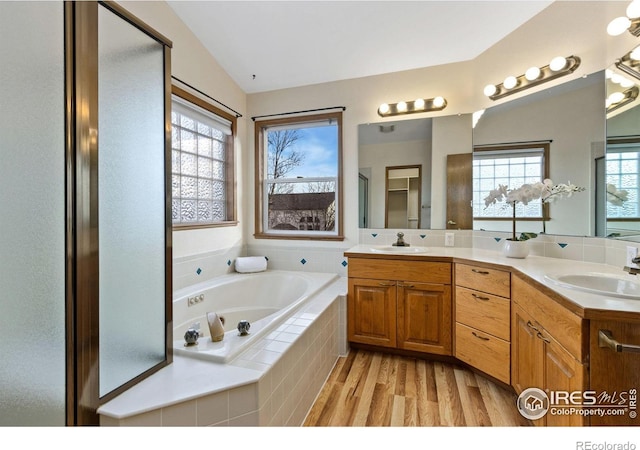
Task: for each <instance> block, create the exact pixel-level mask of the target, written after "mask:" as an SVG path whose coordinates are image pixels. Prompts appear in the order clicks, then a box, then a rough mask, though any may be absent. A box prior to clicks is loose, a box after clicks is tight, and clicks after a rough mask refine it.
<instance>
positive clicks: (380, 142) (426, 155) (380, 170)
mask: <svg viewBox="0 0 640 450" xmlns="http://www.w3.org/2000/svg"><path fill="white" fill-rule="evenodd" d="M471 130H472V128H471V114H460V115H455V116H443V117H434V118H417V119H415V118H414V119H399V120H395V121H386V122H380V123H368V124H361V125H359V126H358V169H359V170H358V172H359V174H358V175H359V184H358V185H359V213H358V224H359V227H360V228H406V229H443V228H445V222H446V220H445V213H446V200H447V198H446V190H447V189H446V187H447V180H446V175H445V172H444V171H445V165H446V159H447V155H449V154H457V153H460V154H461V153H466V154H469V155H470V154H471V147H472V145H471V135H472V132H471ZM469 228H470V227H469Z"/></svg>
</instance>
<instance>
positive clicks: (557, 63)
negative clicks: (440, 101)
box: [484, 0, 640, 100]
mask: <svg viewBox="0 0 640 450" xmlns="http://www.w3.org/2000/svg"><path fill="white" fill-rule="evenodd" d="M638 1H640V0H638ZM578 66H580V58H578V57H577V56H568V57H566V58H565V57H563V56H557V57H555V58H553V59H552V60H551V62H550V63H549V65H547V66H544V67H530V68H529V69H527V71H526V72H525V73H524V75H520V76H517V77H514V76H509V77H507V78H505V79H504V81H503V82H502V83H501V84H495V85H494V84H489V85H487V86H485V88H484V95H486V96H487V97H489V98H490V99H491V100H498V99H501V98H503V97H506V96H507V95H511V94H515V93H516V92H520V91H522V90H524V89H527V88H530V87H533V86H537V85H539V84H541V83H545V82H547V81H551V80H553V79H556V78H559V77H562V76H564V75H569V74H570V73H573V72H574V71H575V70H576V69H577V68H578Z"/></svg>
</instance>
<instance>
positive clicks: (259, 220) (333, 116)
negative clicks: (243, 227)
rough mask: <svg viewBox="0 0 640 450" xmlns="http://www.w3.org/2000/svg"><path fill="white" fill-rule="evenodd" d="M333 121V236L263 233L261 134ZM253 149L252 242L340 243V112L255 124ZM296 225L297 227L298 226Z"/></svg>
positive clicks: (293, 231) (262, 153) (264, 168)
mask: <svg viewBox="0 0 640 450" xmlns="http://www.w3.org/2000/svg"><path fill="white" fill-rule="evenodd" d="M328 120H335V121H336V123H337V127H338V142H337V144H338V148H337V168H336V169H337V175H336V194H335V196H336V197H335V198H336V203H337V205H336V220H335V222H336V224H335V230H336V231H335V232H336V234H314V232H312V233H303V232H302V231H308V230H299V229H298V230H290V231H291V232H287V231H289V230H277V232H271V231H267V230H265V226H264V219H265V214H267V213H268V212H267V211H265V205H264V194H265V192H264V184H265V180H266V174H265V171H266V166H267V161H266V152H265V150H266V149H265V148H264V147H265V145H264V143H265V133H266V131H268V129H269V128H273V127H282V126H286V125H291V126H292V127H293V126H296V125H300V124H304V123H313V122H324V121H328ZM254 145H255V162H256V163H255V180H254V183H255V201H254V203H255V233H254V235H253V236H254V237H255V238H256V239H283V240H314V241H343V240H344V239H345V238H344V233H343V223H344V215H343V211H344V208H343V198H344V195H343V186H344V182H343V171H342V111H338V112H332V113H325V114H309V115H297V116H292V117H284V118H279V119H266V120H256V121H255V126H254ZM298 225H299V224H298Z"/></svg>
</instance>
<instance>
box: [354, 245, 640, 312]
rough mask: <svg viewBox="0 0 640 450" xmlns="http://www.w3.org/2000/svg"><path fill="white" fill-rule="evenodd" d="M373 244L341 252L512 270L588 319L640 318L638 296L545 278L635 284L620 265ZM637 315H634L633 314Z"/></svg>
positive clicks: (463, 250)
mask: <svg viewBox="0 0 640 450" xmlns="http://www.w3.org/2000/svg"><path fill="white" fill-rule="evenodd" d="M376 248H377V246H372V245H366V244H361V245H356V246H355V247H352V248H350V249H348V250H347V251H345V253H344V254H345V256H347V257H356V256H360V257H367V258H376V259H378V258H380V259H383V258H388V259H408V258H412V259H416V260H430V259H431V260H443V259H444V260H449V261H452V262H457V263H479V264H488V265H491V266H494V267H495V266H499V268H503V269H506V270H510V271H511V272H513V273H520V274H522V275H525V276H526V277H527V278H529V280H532V281H533V282H535V284H536V285H537V286H538V287H541V290H543V291H544V292H545V293H546V294H548V295H551V296H552V297H554V298H555V299H556V300H557V301H559V302H561V303H564V305H565V306H567V307H569V308H570V309H571V310H573V311H574V312H576V313H577V314H578V315H580V316H582V317H584V318H590V319H596V318H600V319H604V318H611V319H637V320H640V298H639V299H637V300H635V299H629V298H618V297H614V296H610V295H601V294H594V293H589V292H584V291H580V290H577V289H573V288H567V287H563V286H560V285H558V284H556V283H554V282H552V281H548V280H546V279H545V275H547V274H586V273H599V274H607V275H610V276H616V277H619V278H622V279H625V280H629V281H632V282H635V283H640V278H639V277H638V276H634V275H630V274H628V273H626V272H624V271H623V270H622V267H614V266H610V265H606V264H598V263H589V262H582V261H573V260H567V259H559V258H549V257H543V256H528V257H526V258H524V259H516V258H507V257H505V256H503V255H502V253H500V252H496V251H491V250H482V249H475V248H456V247H429V248H427V251H426V252H424V253H410V254H397V253H382V252H377V251H375V250H374V249H376ZM636 314H637V317H636Z"/></svg>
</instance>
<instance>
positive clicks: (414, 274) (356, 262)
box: [347, 257, 452, 355]
mask: <svg viewBox="0 0 640 450" xmlns="http://www.w3.org/2000/svg"><path fill="white" fill-rule="evenodd" d="M348 289H349V290H348V295H347V333H348V339H349V341H350V342H354V343H361V344H369V345H375V346H381V347H388V348H397V349H403V350H411V351H417V352H425V353H432V354H439V355H451V347H452V345H451V264H450V263H445V262H431V261H407V260H397V259H393V260H383V259H368V258H355V257H350V258H349V286H348Z"/></svg>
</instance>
